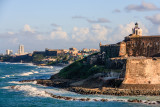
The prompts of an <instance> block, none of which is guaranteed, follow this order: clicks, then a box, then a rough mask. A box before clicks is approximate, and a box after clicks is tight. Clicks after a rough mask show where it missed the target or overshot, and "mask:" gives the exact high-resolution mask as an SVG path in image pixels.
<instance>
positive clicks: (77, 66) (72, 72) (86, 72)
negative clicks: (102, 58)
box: [58, 53, 108, 79]
mask: <svg viewBox="0 0 160 107" xmlns="http://www.w3.org/2000/svg"><path fill="white" fill-rule="evenodd" d="M96 54H97V53H96ZM92 55H95V54H92ZM86 61H87V57H85V58H84V59H82V60H78V61H75V62H74V63H72V64H70V65H69V66H67V67H65V68H63V69H62V70H61V71H60V72H59V74H58V75H59V76H60V77H62V78H67V79H84V78H87V77H89V76H90V75H93V74H95V73H102V72H108V70H106V69H105V68H104V66H100V65H90V64H87V63H86Z"/></svg>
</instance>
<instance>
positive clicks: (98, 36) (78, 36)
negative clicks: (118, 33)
mask: <svg viewBox="0 0 160 107" xmlns="http://www.w3.org/2000/svg"><path fill="white" fill-rule="evenodd" d="M108 32H109V29H107V28H106V27H104V26H101V25H99V24H94V25H92V26H91V27H90V28H77V27H74V28H73V31H72V39H73V40H76V41H77V42H84V41H92V42H96V41H105V40H107V34H108Z"/></svg>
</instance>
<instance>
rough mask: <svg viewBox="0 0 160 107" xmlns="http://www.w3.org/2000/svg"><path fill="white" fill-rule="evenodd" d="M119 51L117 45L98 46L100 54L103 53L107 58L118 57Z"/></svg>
mask: <svg viewBox="0 0 160 107" xmlns="http://www.w3.org/2000/svg"><path fill="white" fill-rule="evenodd" d="M119 50H120V46H119V45H118V44H114V45H102V46H100V52H101V53H103V52H105V53H106V57H107V58H113V57H118V56H119Z"/></svg>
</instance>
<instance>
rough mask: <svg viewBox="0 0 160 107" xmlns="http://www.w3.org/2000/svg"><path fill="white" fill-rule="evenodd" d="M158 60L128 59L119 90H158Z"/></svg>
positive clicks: (159, 60) (159, 65) (159, 83)
mask: <svg viewBox="0 0 160 107" xmlns="http://www.w3.org/2000/svg"><path fill="white" fill-rule="evenodd" d="M159 68H160V59H156V60H155V59H152V58H128V59H127V63H126V73H125V78H124V81H123V83H122V86H121V88H134V89H160V69H159Z"/></svg>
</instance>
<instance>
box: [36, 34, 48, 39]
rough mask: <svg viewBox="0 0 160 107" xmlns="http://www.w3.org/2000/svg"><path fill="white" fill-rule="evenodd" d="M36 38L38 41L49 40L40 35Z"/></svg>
mask: <svg viewBox="0 0 160 107" xmlns="http://www.w3.org/2000/svg"><path fill="white" fill-rule="evenodd" d="M36 38H37V39H38V40H45V39H47V38H45V36H43V35H40V34H38V35H37V36H36Z"/></svg>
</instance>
